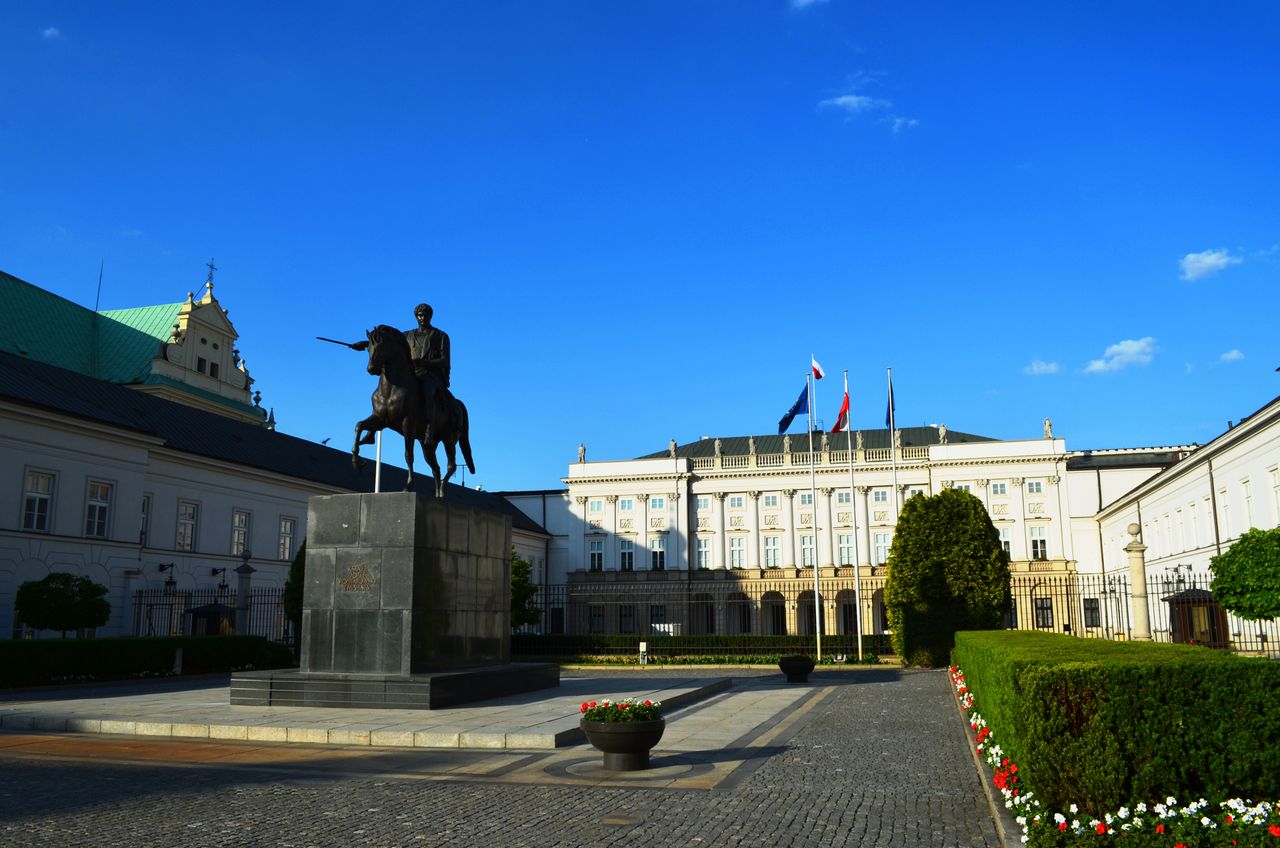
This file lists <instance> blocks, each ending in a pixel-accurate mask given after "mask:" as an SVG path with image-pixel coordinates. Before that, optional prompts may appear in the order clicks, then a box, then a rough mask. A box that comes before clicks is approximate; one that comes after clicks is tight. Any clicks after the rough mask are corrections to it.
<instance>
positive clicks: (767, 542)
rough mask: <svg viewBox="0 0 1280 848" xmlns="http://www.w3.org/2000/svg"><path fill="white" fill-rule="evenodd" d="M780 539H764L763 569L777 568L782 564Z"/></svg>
mask: <svg viewBox="0 0 1280 848" xmlns="http://www.w3.org/2000/svg"><path fill="white" fill-rule="evenodd" d="M781 554H782V537H781V536H765V537H764V567H765V568H777V567H778V566H780V565H781V564H782V559H781Z"/></svg>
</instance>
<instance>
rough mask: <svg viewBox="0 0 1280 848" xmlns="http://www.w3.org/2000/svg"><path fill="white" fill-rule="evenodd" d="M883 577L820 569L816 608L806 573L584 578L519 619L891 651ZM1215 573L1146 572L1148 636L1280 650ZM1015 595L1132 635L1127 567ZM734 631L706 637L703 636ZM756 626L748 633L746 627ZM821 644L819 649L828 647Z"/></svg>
mask: <svg viewBox="0 0 1280 848" xmlns="http://www.w3.org/2000/svg"><path fill="white" fill-rule="evenodd" d="M885 579H886V578H885V577H883V576H875V577H863V578H862V579H861V581H860V582H859V583H858V586H857V589H858V591H857V592H855V581H856V578H853V577H836V578H825V577H824V578H822V579H821V580H820V596H819V609H818V614H817V615H816V616H815V611H814V592H813V584H812V581H811V580H805V579H791V580H778V581H770V580H749V581H746V580H744V581H737V580H727V579H726V580H716V581H692V580H688V581H685V580H680V581H677V580H668V581H654V582H644V581H640V582H627V583H618V582H609V583H600V582H581V583H577V582H575V583H569V584H559V585H548V586H540V587H538V593H537V595H536V596H535V597H534V599H533V602H532V603H533V606H535V607H537V608H538V609H540V610H541V611H542V612H541V618H540V620H539V622H538V623H537V624H536V625H532V626H528V627H524V628H522V629H521V630H520V633H521V634H525V635H543V636H582V637H589V636H601V637H613V636H632V637H635V638H636V639H637V640H639V639H645V638H659V637H661V639H662V641H661V644H662V646H663V650H664V651H666V652H670V653H676V652H679V653H687V654H689V655H698V654H707V653H720V654H723V653H726V652H727V650H728V649H727V648H726V647H723V646H720V645H718V644H717V643H718V642H722V641H723V642H724V644H725V645H726V646H728V645H731V646H732V653H741V654H750V653H777V651H778V649H777V647H776V646H773V645H772V644H771V641H774V640H770V639H756V638H754V637H780V636H809V637H812V635H813V633H814V630H815V627H821V628H822V633H823V635H824V636H829V637H832V639H831V642H830V644H832V645H833V646H834V645H836V644H837V643H838V644H839V645H840V646H845V645H846V644H853V642H852V641H851V642H846V640H845V639H843V638H835V637H851V638H852V640H854V641H856V637H857V634H858V632H859V630H861V633H862V639H863V649H864V651H867V652H871V653H875V654H878V655H885V654H888V653H891V649H890V647H889V626H888V620H887V616H886V610H885V604H884V584H885ZM1208 583H1209V581H1208V578H1204V577H1200V578H1165V577H1153V578H1150V579H1149V580H1148V582H1147V609H1148V620H1149V625H1150V630H1151V638H1152V639H1153V640H1155V641H1161V642H1182V643H1189V644H1203V645H1207V646H1210V647H1215V648H1224V649H1229V650H1232V651H1235V652H1237V653H1243V654H1255V655H1262V656H1269V657H1271V658H1273V659H1280V621H1277V620H1274V619H1273V620H1269V621H1263V622H1256V621H1246V620H1243V619H1240V618H1239V617H1237V616H1235V615H1232V614H1231V613H1229V612H1227V611H1226V610H1224V609H1223V608H1222V607H1221V605H1220V604H1218V602H1217V601H1216V600H1215V599H1214V598H1213V595H1212V593H1211V592H1210V591H1209V586H1208ZM1011 590H1012V595H1013V606H1012V608H1011V609H1010V611H1009V614H1008V615H1007V616H1006V619H1005V626H1006V627H1008V628H1010V629H1017V630H1042V631H1046V632H1054V633H1068V634H1071V635H1073V636H1078V637H1082V638H1094V639H1122V640H1123V639H1132V638H1134V621H1133V609H1132V601H1133V597H1132V595H1133V593H1132V591H1131V587H1130V585H1129V579H1128V576H1127V575H1125V574H1119V575H1097V574H1087V575H1059V576H1038V575H1035V574H1031V575H1018V576H1016V577H1014V578H1013V580H1012V581H1011ZM713 636H716V637H736V638H733V639H732V640H709V639H708V638H707V637H713ZM742 637H753V638H742ZM613 641H616V640H598V644H594V645H593V644H592V643H591V640H585V641H584V640H568V639H566V640H554V641H553V640H543V641H542V642H541V645H542V646H544V647H546V646H552V645H555V644H562V645H563V646H565V650H566V651H572V652H575V653H584V652H585V653H595V654H610V653H613V654H616V653H618V650H617V647H616V646H614V645H613V644H612V642H613ZM825 652H826V651H825V650H824V653H825Z"/></svg>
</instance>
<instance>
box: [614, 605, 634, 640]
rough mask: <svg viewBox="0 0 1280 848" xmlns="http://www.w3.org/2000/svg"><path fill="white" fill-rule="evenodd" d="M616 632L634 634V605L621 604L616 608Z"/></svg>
mask: <svg viewBox="0 0 1280 848" xmlns="http://www.w3.org/2000/svg"><path fill="white" fill-rule="evenodd" d="M618 632H619V633H635V632H636V607H635V604H623V605H622V606H620V607H618Z"/></svg>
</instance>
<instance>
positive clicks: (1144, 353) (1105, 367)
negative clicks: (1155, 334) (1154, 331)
mask: <svg viewBox="0 0 1280 848" xmlns="http://www.w3.org/2000/svg"><path fill="white" fill-rule="evenodd" d="M1155 350H1156V340H1155V339H1154V338H1152V337H1151V336H1146V337H1144V338H1141V339H1125V340H1124V341H1122V342H1116V343H1115V344H1113V345H1111V347H1109V348H1107V350H1106V352H1105V353H1103V354H1102V359H1094V360H1091V361H1090V362H1089V364H1088V365H1086V366H1085V368H1084V370H1085V373H1086V374H1102V373H1105V372H1107V371H1119V370H1120V369H1121V368H1127V367H1129V366H1130V365H1146V364H1148V363H1149V362H1151V358H1152V357H1153V356H1154V355H1155Z"/></svg>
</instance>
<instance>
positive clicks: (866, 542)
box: [853, 486, 873, 567]
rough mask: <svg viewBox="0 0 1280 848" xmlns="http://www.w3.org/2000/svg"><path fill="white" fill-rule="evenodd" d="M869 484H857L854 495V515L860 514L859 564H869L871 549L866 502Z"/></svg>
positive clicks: (871, 554)
mask: <svg viewBox="0 0 1280 848" xmlns="http://www.w3.org/2000/svg"><path fill="white" fill-rule="evenodd" d="M870 492H871V487H870V486H859V487H858V492H857V494H856V495H855V496H854V501H855V502H854V505H853V509H854V516H855V517H856V516H862V518H861V520H860V521H859V522H858V523H859V524H860V525H861V530H862V551H861V553H862V559H861V561H860V563H859V565H865V566H867V567H870V566H871V560H872V558H873V551H872V549H871V505H870V504H868V503H867V495H868V494H870Z"/></svg>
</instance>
